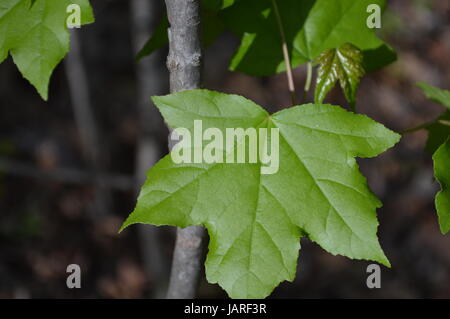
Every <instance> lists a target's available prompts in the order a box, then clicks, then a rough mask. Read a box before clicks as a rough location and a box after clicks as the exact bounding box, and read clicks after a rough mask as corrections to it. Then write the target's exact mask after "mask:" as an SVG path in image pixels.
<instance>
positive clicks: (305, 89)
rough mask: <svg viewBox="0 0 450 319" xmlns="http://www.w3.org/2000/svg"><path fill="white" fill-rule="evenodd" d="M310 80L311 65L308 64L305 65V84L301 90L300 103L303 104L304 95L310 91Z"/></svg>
mask: <svg viewBox="0 0 450 319" xmlns="http://www.w3.org/2000/svg"><path fill="white" fill-rule="evenodd" d="M311 80H312V63H311V62H308V63H307V64H306V82H305V88H304V90H303V98H302V103H305V101H306V95H307V94H308V92H309V90H310V89H311Z"/></svg>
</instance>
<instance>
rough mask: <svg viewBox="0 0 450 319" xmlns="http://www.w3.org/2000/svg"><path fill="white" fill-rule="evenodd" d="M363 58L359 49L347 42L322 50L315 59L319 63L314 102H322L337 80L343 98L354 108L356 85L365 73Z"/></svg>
mask: <svg viewBox="0 0 450 319" xmlns="http://www.w3.org/2000/svg"><path fill="white" fill-rule="evenodd" d="M363 60H364V57H363V55H362V53H361V51H360V50H359V49H358V48H356V47H355V46H354V45H352V44H349V43H347V44H344V45H342V46H340V47H339V48H337V49H330V50H326V51H325V52H323V53H322V54H321V55H320V57H319V58H318V59H317V60H316V64H319V69H318V74H317V80H316V91H315V101H316V103H322V102H323V101H324V100H325V97H326V96H327V94H328V93H329V92H330V90H331V89H332V88H333V87H334V86H335V85H336V82H337V81H338V80H339V83H340V85H341V88H342V90H343V91H344V94H345V98H346V99H347V101H348V102H349V104H350V106H351V108H352V109H353V110H354V109H355V103H356V92H357V89H358V85H359V82H360V81H361V78H362V77H363V76H364V74H365V71H364V67H363Z"/></svg>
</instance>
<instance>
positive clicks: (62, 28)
mask: <svg viewBox="0 0 450 319" xmlns="http://www.w3.org/2000/svg"><path fill="white" fill-rule="evenodd" d="M70 4H77V5H79V6H80V8H81V24H87V23H92V22H94V17H93V13H92V8H91V7H90V5H89V1H88V0H58V1H55V0H6V1H5V0H2V4H1V6H0V34H1V39H0V63H1V62H2V61H3V60H5V59H6V57H7V56H8V53H9V54H11V56H12V58H13V60H14V63H15V64H16V65H17V67H18V69H19V70H20V72H21V73H22V75H23V76H24V77H25V78H26V79H27V80H28V81H29V82H30V83H31V84H32V85H33V86H34V87H35V88H36V89H37V91H38V92H39V94H40V95H41V96H42V98H43V99H44V100H46V99H47V97H48V83H49V80H50V76H51V74H52V72H53V69H54V68H55V67H56V65H58V63H59V62H60V61H61V60H62V59H63V58H64V56H65V55H66V54H67V52H68V51H69V43H70V36H69V31H68V30H67V27H66V19H67V12H66V10H67V7H68V6H69V5H70Z"/></svg>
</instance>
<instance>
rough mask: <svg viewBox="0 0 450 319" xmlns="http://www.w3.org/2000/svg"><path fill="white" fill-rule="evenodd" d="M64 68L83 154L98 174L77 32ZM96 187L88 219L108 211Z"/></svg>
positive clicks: (103, 191) (97, 146) (106, 198)
mask: <svg viewBox="0 0 450 319" xmlns="http://www.w3.org/2000/svg"><path fill="white" fill-rule="evenodd" d="M64 65H65V69H66V76H67V82H68V85H69V91H70V97H71V103H72V107H73V111H74V115H75V122H76V125H77V128H78V133H79V134H80V137H81V142H82V144H83V146H84V149H85V151H86V155H87V156H86V157H87V162H88V164H89V165H90V168H91V169H92V170H93V171H95V172H98V173H99V175H101V174H102V172H103V170H104V167H105V165H104V163H103V161H102V158H101V150H102V144H101V143H100V137H99V133H98V130H97V125H96V122H95V118H94V114H93V111H92V106H91V103H90V96H89V95H90V93H89V86H88V83H89V82H88V77H87V75H86V70H85V67H84V63H83V58H82V55H81V44H80V41H79V38H78V33H77V30H72V32H71V50H70V52H69V54H68V55H67V59H66V60H65V63H64ZM96 184H97V187H96V189H95V195H94V203H93V207H92V210H93V212H92V213H93V214H92V217H97V216H104V215H107V214H109V213H110V212H111V211H112V196H111V194H110V193H109V192H108V190H107V188H106V185H103V184H102V183H101V181H98V183H96Z"/></svg>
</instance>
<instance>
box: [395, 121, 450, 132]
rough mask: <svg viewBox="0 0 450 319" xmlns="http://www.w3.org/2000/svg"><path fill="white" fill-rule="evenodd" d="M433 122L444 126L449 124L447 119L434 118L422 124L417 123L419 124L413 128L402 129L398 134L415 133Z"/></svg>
mask: <svg viewBox="0 0 450 319" xmlns="http://www.w3.org/2000/svg"><path fill="white" fill-rule="evenodd" d="M433 124H442V125H445V126H450V121H447V120H434V121H432V122H428V123H424V124H422V125H419V126H416V127H413V128H410V129H407V130H404V131H402V132H401V133H400V134H402V135H406V134H411V133H415V132H418V131H421V130H424V129H427V128H429V127H430V126H431V125H433Z"/></svg>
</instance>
